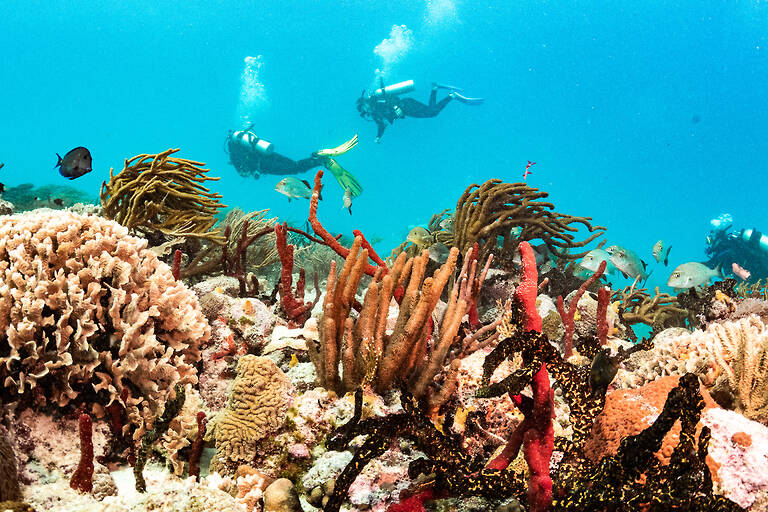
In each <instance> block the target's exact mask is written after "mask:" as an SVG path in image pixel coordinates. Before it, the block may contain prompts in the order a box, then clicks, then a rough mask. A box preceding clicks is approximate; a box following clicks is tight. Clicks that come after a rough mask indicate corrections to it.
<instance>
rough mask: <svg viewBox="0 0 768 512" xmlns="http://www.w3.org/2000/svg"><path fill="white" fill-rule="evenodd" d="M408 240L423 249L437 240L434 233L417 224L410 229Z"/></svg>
mask: <svg viewBox="0 0 768 512" xmlns="http://www.w3.org/2000/svg"><path fill="white" fill-rule="evenodd" d="M406 240H408V241H409V242H411V243H412V244H413V245H415V246H416V247H418V248H419V249H420V250H421V249H426V248H427V247H429V246H430V245H432V243H433V242H434V241H435V238H434V237H433V236H432V233H430V232H429V231H427V230H426V229H425V228H423V227H421V226H416V227H415V228H413V229H412V230H411V231H410V233H408V236H407V237H406Z"/></svg>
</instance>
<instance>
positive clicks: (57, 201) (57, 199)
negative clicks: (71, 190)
mask: <svg viewBox="0 0 768 512" xmlns="http://www.w3.org/2000/svg"><path fill="white" fill-rule="evenodd" d="M53 204H55V205H56V206H64V200H63V199H61V198H58V197H57V198H56V199H54V200H53Z"/></svg>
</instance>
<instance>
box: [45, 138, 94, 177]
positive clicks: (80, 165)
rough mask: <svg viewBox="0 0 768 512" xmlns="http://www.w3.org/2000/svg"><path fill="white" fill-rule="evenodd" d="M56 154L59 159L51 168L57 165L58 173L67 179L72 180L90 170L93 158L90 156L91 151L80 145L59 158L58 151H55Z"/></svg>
mask: <svg viewBox="0 0 768 512" xmlns="http://www.w3.org/2000/svg"><path fill="white" fill-rule="evenodd" d="M56 156H57V157H58V158H59V161H58V162H56V165H54V166H53V168H54V169H55V168H56V167H58V168H59V174H61V175H62V176H64V177H65V178H67V179H70V180H74V179H75V178H79V177H80V176H82V175H83V174H87V173H89V172H91V170H92V165H91V164H92V162H93V159H92V158H91V152H90V151H88V149H86V148H84V147H82V146H80V147H77V148H75V149H73V150H72V151H70V152H69V153H67V154H66V155H64V158H61V155H59V154H58V153H56Z"/></svg>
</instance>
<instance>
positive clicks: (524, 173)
mask: <svg viewBox="0 0 768 512" xmlns="http://www.w3.org/2000/svg"><path fill="white" fill-rule="evenodd" d="M534 165H536V162H531V161H530V160H528V164H526V166H525V170H524V171H523V179H524V180H527V179H528V175H529V174H533V171H530V170H529V169H530V168H531V167H533V166H534Z"/></svg>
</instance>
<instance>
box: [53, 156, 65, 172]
mask: <svg viewBox="0 0 768 512" xmlns="http://www.w3.org/2000/svg"><path fill="white" fill-rule="evenodd" d="M56 156H57V157H58V159H59V161H58V162H56V165H54V166H53V168H54V169H55V168H57V167H58V166H60V165H61V162H62V161H63V160H62V159H61V155H60V154H58V153H56Z"/></svg>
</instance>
